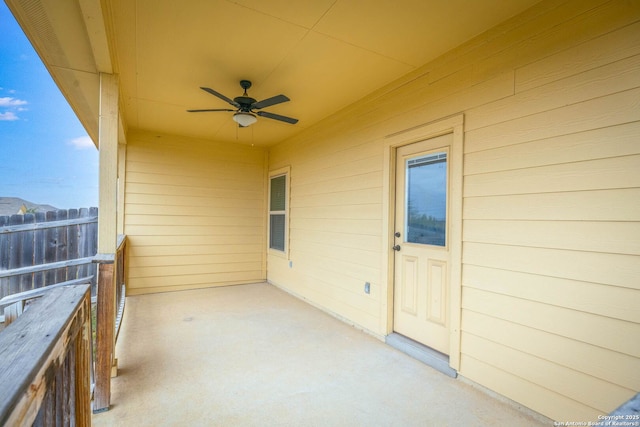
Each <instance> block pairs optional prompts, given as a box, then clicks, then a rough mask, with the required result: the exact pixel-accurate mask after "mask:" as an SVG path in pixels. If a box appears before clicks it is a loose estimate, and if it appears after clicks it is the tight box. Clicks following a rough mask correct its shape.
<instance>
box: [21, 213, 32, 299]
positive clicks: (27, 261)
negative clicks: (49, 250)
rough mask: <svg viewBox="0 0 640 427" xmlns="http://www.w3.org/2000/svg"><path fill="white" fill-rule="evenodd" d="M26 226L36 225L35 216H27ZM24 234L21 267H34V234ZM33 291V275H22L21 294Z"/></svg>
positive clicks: (29, 232)
mask: <svg viewBox="0 0 640 427" xmlns="http://www.w3.org/2000/svg"><path fill="white" fill-rule="evenodd" d="M23 217H24V221H23V222H24V224H33V223H35V220H36V217H35V215H34V214H30V213H29V214H25V215H23ZM20 234H22V239H21V240H22V242H21V248H20V267H25V266H28V265H33V253H34V242H33V238H34V232H33V231H25V232H23V233H20ZM30 289H33V275H32V274H22V275H21V276H20V292H24V291H28V290H30Z"/></svg>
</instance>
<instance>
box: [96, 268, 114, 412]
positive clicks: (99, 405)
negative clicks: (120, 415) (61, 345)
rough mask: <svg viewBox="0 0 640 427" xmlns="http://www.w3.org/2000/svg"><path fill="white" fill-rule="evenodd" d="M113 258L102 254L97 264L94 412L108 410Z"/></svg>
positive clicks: (112, 338)
mask: <svg viewBox="0 0 640 427" xmlns="http://www.w3.org/2000/svg"><path fill="white" fill-rule="evenodd" d="M113 270H114V263H113V260H111V261H110V262H109V260H108V259H104V258H102V259H101V260H100V263H99V264H98V307H97V313H96V324H97V329H96V365H95V366H96V367H95V387H94V390H93V413H98V412H104V411H108V410H109V405H110V402H111V365H112V363H113V353H114V331H115V316H116V304H115V301H116V299H115V298H116V295H115V290H116V288H115V286H116V285H115V275H114V271H113Z"/></svg>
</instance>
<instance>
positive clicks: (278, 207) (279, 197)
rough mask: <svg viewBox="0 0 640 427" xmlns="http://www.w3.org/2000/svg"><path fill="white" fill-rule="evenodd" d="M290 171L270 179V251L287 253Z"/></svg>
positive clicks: (276, 174)
mask: <svg viewBox="0 0 640 427" xmlns="http://www.w3.org/2000/svg"><path fill="white" fill-rule="evenodd" d="M288 177H289V175H288V171H285V172H284V173H283V172H282V170H280V171H276V172H274V173H272V175H271V176H270V177H269V249H274V250H276V251H281V252H286V246H287V228H288V218H287V211H288V203H287V200H288V197H287V194H288V190H289V188H288Z"/></svg>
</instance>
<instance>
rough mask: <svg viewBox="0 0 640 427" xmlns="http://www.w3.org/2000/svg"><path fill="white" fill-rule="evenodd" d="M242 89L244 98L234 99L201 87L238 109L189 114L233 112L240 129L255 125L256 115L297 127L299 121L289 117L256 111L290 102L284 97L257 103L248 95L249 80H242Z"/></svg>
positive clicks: (201, 111)
mask: <svg viewBox="0 0 640 427" xmlns="http://www.w3.org/2000/svg"><path fill="white" fill-rule="evenodd" d="M240 87H242V89H244V93H243V94H242V96H236V97H235V98H233V99H230V98H227V97H226V96H224V95H222V94H221V93H218V92H216V91H215V90H213V89H211V88H208V87H201V88H200V89H202V90H204V91H205V92H208V93H210V94H211V95H214V96H217V97H218V98H220V99H222V100H223V101H225V102H227V103H229V104H231V105H233V106H234V107H235V108H236V109H235V110H232V109H229V108H213V109H205V110H187V111H188V112H189V113H203V112H208V111H231V112H235V113H234V115H233V120H234V121H235V122H236V123H238V125H239V126H240V127H247V126H249V125H252V124H254V123H255V122H256V121H257V120H258V119H257V117H256V115H258V116H260V117H266V118H268V119H273V120H279V121H281V122H286V123H291V124H292V125H295V124H296V123H298V119H293V118H291V117H287V116H281V115H279V114H274V113H269V112H267V111H255V110H261V109H263V108H265V107H270V106H272V105H276V104H280V103H282V102H287V101H289V98H287V97H286V96H284V95H276V96H272V97H271V98H267V99H264V100H262V101H256V100H255V99H253V98H251V97H250V96H249V95H247V89H249V88H250V87H251V82H250V81H249V80H240Z"/></svg>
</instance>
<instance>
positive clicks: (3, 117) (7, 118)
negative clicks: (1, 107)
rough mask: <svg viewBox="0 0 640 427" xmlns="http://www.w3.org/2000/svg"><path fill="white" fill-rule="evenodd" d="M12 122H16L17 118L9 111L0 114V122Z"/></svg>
mask: <svg viewBox="0 0 640 427" xmlns="http://www.w3.org/2000/svg"><path fill="white" fill-rule="evenodd" d="M14 120H18V116H16V115H15V114H13V113H12V112H11V111H7V112H6V113H0V121H4V122H11V121H14Z"/></svg>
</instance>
